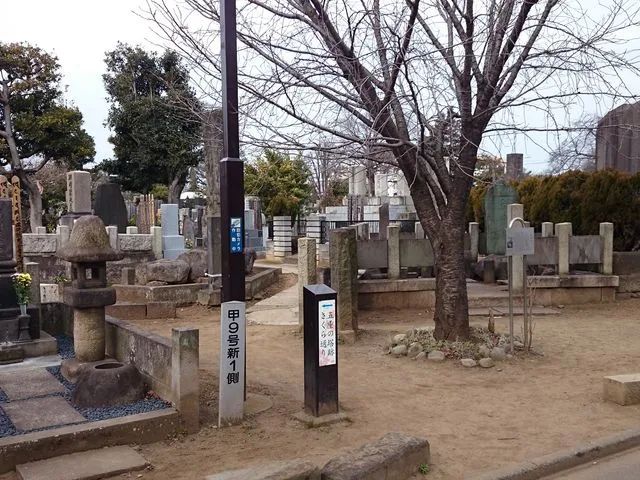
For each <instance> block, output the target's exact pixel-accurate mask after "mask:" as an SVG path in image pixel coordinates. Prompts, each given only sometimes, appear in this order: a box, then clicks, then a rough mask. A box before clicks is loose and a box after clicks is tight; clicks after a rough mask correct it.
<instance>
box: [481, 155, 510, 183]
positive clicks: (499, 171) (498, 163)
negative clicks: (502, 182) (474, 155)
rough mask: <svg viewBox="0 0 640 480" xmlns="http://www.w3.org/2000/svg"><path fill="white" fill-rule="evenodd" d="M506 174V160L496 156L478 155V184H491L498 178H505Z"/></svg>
mask: <svg viewBox="0 0 640 480" xmlns="http://www.w3.org/2000/svg"><path fill="white" fill-rule="evenodd" d="M504 174H505V164H504V160H502V158H500V157H496V156H494V155H487V154H485V155H478V160H476V171H475V174H474V176H475V178H476V183H478V181H479V182H485V183H486V182H489V183H491V182H492V181H494V180H495V179H497V178H501V177H503V176H504Z"/></svg>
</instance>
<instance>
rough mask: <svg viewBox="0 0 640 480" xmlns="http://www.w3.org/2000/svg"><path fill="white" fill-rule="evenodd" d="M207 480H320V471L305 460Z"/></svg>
mask: <svg viewBox="0 0 640 480" xmlns="http://www.w3.org/2000/svg"><path fill="white" fill-rule="evenodd" d="M206 480H320V471H319V470H318V468H317V467H316V466H315V465H314V464H312V463H309V462H306V461H304V460H290V461H286V462H272V463H266V464H264V465H258V466H256V467H252V468H245V469H242V470H229V471H226V472H222V473H216V474H215V475H209V476H207V477H206Z"/></svg>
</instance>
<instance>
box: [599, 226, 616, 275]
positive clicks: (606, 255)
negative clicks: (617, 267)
mask: <svg viewBox="0 0 640 480" xmlns="http://www.w3.org/2000/svg"><path fill="white" fill-rule="evenodd" d="M600 238H601V239H602V259H601V263H600V273H602V274H603V275H611V274H613V223H608V222H606V223H601V224H600Z"/></svg>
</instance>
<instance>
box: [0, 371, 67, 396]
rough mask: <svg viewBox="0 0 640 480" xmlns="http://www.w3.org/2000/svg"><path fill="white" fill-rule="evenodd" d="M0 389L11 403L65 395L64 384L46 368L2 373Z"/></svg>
mask: <svg viewBox="0 0 640 480" xmlns="http://www.w3.org/2000/svg"><path fill="white" fill-rule="evenodd" d="M0 388H1V389H2V390H3V391H4V393H5V394H6V395H7V398H8V399H9V400H11V401H13V400H22V399H25V398H32V397H40V396H43V395H51V394H52V393H64V387H63V386H62V384H61V383H60V382H59V381H58V380H57V379H56V377H54V376H53V375H51V374H50V373H49V372H48V371H47V370H46V369H44V368H37V369H33V370H21V371H17V372H8V373H1V374H0Z"/></svg>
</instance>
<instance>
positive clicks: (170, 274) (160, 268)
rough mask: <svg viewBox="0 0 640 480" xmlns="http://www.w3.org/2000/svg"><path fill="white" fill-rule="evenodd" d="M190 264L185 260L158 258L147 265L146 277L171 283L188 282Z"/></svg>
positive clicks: (151, 280)
mask: <svg viewBox="0 0 640 480" xmlns="http://www.w3.org/2000/svg"><path fill="white" fill-rule="evenodd" d="M189 270H190V267H189V264H188V263H187V262H185V261H184V260H167V259H163V260H156V261H154V262H149V263H148V264H147V265H146V275H145V278H146V280H147V283H148V282H153V281H160V282H167V283H170V284H182V283H187V280H188V278H189Z"/></svg>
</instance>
